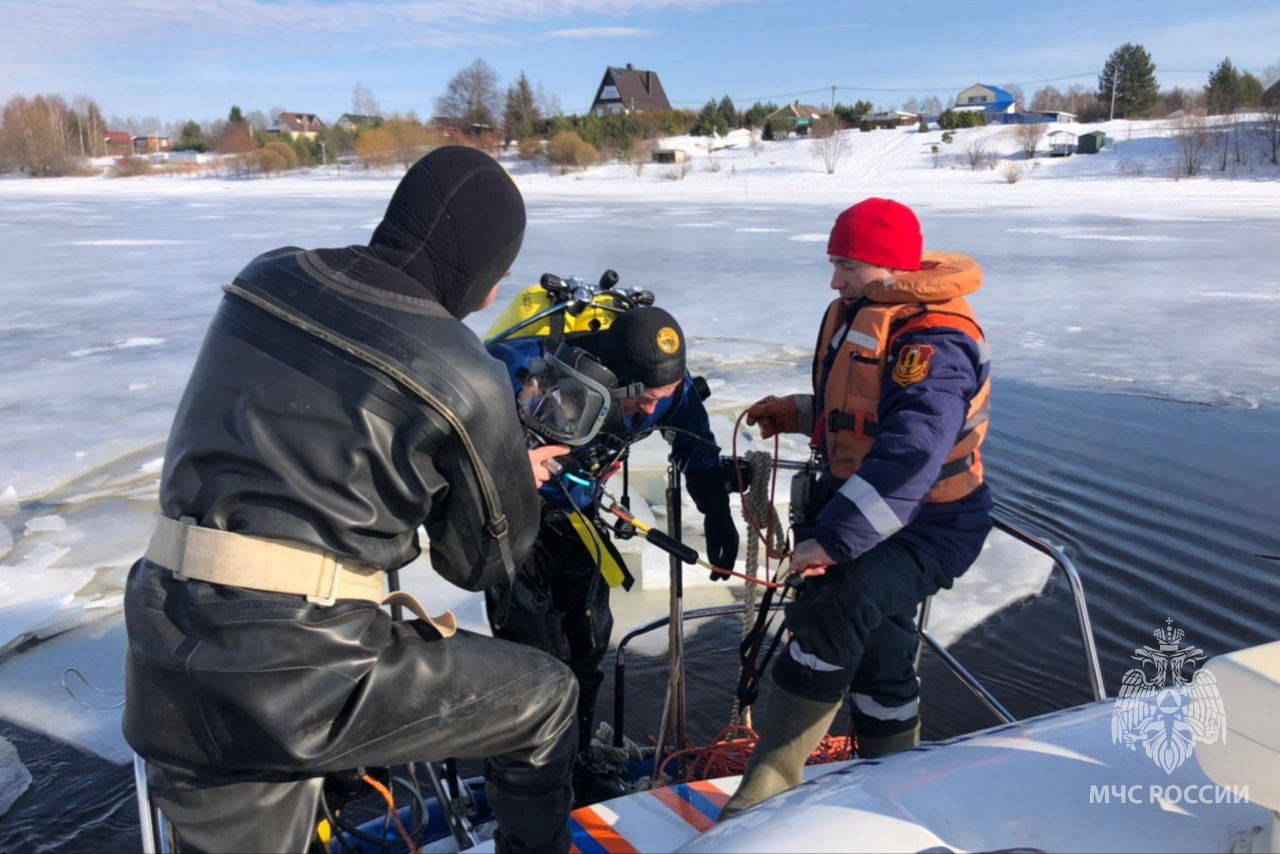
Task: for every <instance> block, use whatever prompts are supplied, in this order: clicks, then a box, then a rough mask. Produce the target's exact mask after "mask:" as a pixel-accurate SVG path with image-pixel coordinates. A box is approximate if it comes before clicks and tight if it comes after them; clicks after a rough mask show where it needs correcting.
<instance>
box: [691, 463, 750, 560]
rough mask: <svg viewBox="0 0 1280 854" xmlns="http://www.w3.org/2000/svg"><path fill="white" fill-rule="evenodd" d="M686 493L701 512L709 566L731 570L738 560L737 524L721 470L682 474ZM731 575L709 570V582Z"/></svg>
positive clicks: (711, 469)
mask: <svg viewBox="0 0 1280 854" xmlns="http://www.w3.org/2000/svg"><path fill="white" fill-rule="evenodd" d="M684 480H685V483H686V484H687V485H688V487H689V496H690V497H691V498H693V503H694V504H696V505H697V506H698V512H700V513H701V514H702V532H703V534H704V535H705V536H706V538H707V560H708V561H709V562H710V563H711V565H712V566H716V567H720V568H722V569H733V565H734V563H735V562H736V561H737V560H738V527H737V526H736V525H735V524H734V523H733V513H732V512H731V511H730V510H729V488H728V486H729V485H728V482H727V479H726V478H725V474H724V469H723V468H721V467H720V466H715V467H713V468H709V469H703V470H701V471H696V472H687V473H686V474H685V476H684ZM729 578H730V576H728V575H725V574H723V573H719V572H712V573H711V580H712V581H727V580H728V579H729Z"/></svg>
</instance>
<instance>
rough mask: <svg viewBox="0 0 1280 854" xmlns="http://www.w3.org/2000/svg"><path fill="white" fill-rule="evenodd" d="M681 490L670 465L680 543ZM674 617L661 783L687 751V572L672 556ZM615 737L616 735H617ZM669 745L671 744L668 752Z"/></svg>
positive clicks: (657, 756)
mask: <svg viewBox="0 0 1280 854" xmlns="http://www.w3.org/2000/svg"><path fill="white" fill-rule="evenodd" d="M680 509H681V490H680V469H679V468H678V467H677V466H676V464H675V461H674V460H669V461H668V463H667V534H668V535H670V536H671V537H672V538H673V539H675V540H679V539H680V534H681V527H682V522H681V519H680ZM670 571H671V617H670V621H669V622H668V632H667V647H668V648H667V660H668V675H667V700H666V703H665V704H664V705H663V707H662V723H661V725H660V726H659V727H658V732H659V736H658V747H657V750H656V752H655V753H654V756H653V775H652V778H651V779H652V780H653V781H654V782H655V783H656V782H659V781H660V778H661V774H662V764H663V758H664V757H665V756H667V755H669V754H671V753H675V752H678V751H680V750H683V749H684V745H685V693H684V571H683V564H682V563H681V562H680V558H678V557H676V556H675V555H671V557H670ZM615 737H616V736H615ZM668 745H671V747H670V749H669V750H668ZM676 773H677V774H683V773H684V761H683V760H681V761H680V762H679V763H678V764H677V767H676Z"/></svg>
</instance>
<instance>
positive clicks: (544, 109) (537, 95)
mask: <svg viewBox="0 0 1280 854" xmlns="http://www.w3.org/2000/svg"><path fill="white" fill-rule="evenodd" d="M533 103H534V106H535V107H536V108H537V112H538V115H540V116H542V118H544V119H554V118H556V117H557V116H563V115H564V109H563V108H562V107H561V106H560V99H559V98H557V97H556V96H555V95H552V94H549V93H548V92H547V91H546V90H545V89H543V88H542V81H541V80H539V81H538V85H537V86H536V87H535V90H534V96H533Z"/></svg>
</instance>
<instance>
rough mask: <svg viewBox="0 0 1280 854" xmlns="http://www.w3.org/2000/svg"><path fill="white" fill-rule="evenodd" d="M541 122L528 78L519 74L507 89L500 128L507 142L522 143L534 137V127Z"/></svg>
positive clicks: (522, 73)
mask: <svg viewBox="0 0 1280 854" xmlns="http://www.w3.org/2000/svg"><path fill="white" fill-rule="evenodd" d="M539 121H541V117H540V116H539V115H538V105H537V100H536V98H535V96H534V94H533V87H532V86H530V85H529V78H528V77H526V76H525V74H524V72H523V71H521V72H520V79H519V80H517V81H516V82H515V83H512V84H511V85H510V86H508V87H507V103H506V107H505V108H504V109H503V113H502V127H503V132H504V134H505V139H506V141H507V142H512V141H516V142H524V141H525V140H526V139H529V138H530V137H532V136H533V135H534V126H535V125H537V123H538V122H539Z"/></svg>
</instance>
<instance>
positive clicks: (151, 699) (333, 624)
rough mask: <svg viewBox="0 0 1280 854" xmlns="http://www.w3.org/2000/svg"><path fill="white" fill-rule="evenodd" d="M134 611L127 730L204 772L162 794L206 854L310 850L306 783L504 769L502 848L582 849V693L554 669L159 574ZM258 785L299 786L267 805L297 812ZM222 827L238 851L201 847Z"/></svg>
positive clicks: (183, 831)
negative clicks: (467, 763)
mask: <svg viewBox="0 0 1280 854" xmlns="http://www.w3.org/2000/svg"><path fill="white" fill-rule="evenodd" d="M143 563H144V564H145V561H144V562H143ZM125 607H126V619H127V621H128V626H129V643H130V655H129V659H128V663H127V667H126V690H127V694H128V697H127V699H128V702H127V706H126V713H125V727H124V728H125V735H126V738H128V739H129V743H130V745H131V746H132V747H133V748H134V749H135V750H136V751H137V752H138V753H139V754H140V755H142V756H144V757H146V758H147V759H148V760H149V761H154V762H158V763H163V764H165V765H167V766H169V767H180V768H185V769H190V774H189V775H188V776H189V777H190V778H191V785H189V786H186V787H177V786H174V787H171V788H170V789H168V790H166V792H165V793H164V795H163V797H164V798H165V799H166V800H165V803H166V805H167V807H168V814H169V818H170V819H171V820H172V821H173V822H174V823H175V824H176V825H178V835H179V837H180V838H187V839H189V840H191V841H190V843H189V845H190V846H191V847H192V848H193V849H194V850H202V849H203V850H224V851H225V850H262V851H285V850H299V849H300V848H301V847H302V845H303V844H305V838H302V841H301V842H299V837H297V836H296V835H294V833H293V831H292V830H290V829H288V828H291V827H292V821H290V822H287V823H281V822H280V821H279V820H278V819H277V809H279V812H280V814H289V815H291V814H292V813H293V812H294V810H295V807H296V811H297V812H299V813H306V812H308V811H309V809H313V808H314V805H315V801H314V799H312V800H310V801H308V804H309V807H308V806H307V804H304V803H303V802H302V801H301V800H298V801H295V800H292V799H291V798H294V797H300V795H298V794H297V793H296V792H294V793H292V794H290V791H291V790H292V789H294V788H296V784H297V783H298V782H300V781H305V780H307V779H309V778H314V777H319V776H320V775H322V774H324V773H326V772H328V771H346V770H350V769H352V768H357V767H361V766H366V767H368V766H373V767H378V766H387V765H398V764H402V763H405V762H411V761H439V760H443V759H445V758H447V757H456V758H458V759H486V760H488V761H487V762H486V776H487V779H488V786H489V794H490V802H491V803H492V805H493V808H494V811H495V813H496V814H497V818H498V826H499V829H500V835H499V838H498V847H499V850H502V851H520V850H528V851H565V850H567V849H568V845H569V837H568V831H567V822H568V816H569V810H570V806H571V804H572V797H573V792H572V774H573V763H574V757H575V755H576V753H577V747H578V736H577V729H578V728H577V721H576V711H577V702H578V684H577V680H576V679H575V678H574V676H573V674H572V673H571V672H570V671H569V669H568V668H567V667H565V666H564V665H563V664H562V663H560V662H558V661H556V660H555V659H553V658H551V657H550V656H548V655H546V654H544V653H542V652H538V651H537V650H533V649H530V648H528V647H524V646H520V645H518V644H513V643H508V642H506V641H502V640H497V639H495V638H488V637H480V636H477V635H473V634H470V633H468V632H459V633H458V634H457V635H456V636H454V637H452V638H450V639H448V640H442V639H440V637H439V636H438V635H437V634H436V633H435V632H434V631H432V630H431V629H430V628H428V627H426V626H425V625H423V624H421V623H418V622H417V621H410V622H401V623H393V622H392V621H391V619H390V617H389V616H388V615H387V614H386V612H385V611H382V610H381V609H378V608H375V607H374V606H373V605H372V604H371V603H365V602H353V603H346V602H339V603H338V604H337V605H334V606H333V607H330V608H321V607H318V606H314V605H309V604H307V603H305V602H304V601H303V600H302V599H301V597H284V596H278V595H275V594H257V593H252V592H250V591H238V590H235V589H232V588H223V589H216V588H215V587H214V586H213V585H207V584H204V583H203V582H197V581H191V582H189V583H186V584H182V583H178V582H176V581H173V580H172V577H171V576H169V575H168V574H167V573H166V574H165V575H164V576H163V577H162V576H160V575H159V574H157V573H151V572H149V571H146V567H145V566H144V567H143V568H142V570H141V571H138V570H136V569H135V572H134V574H132V575H131V576H130V589H129V593H128V594H126V597H125ZM298 665H305V666H298ZM263 772H268V773H269V774H270V776H268V774H267V773H263ZM255 775H261V776H255ZM246 780H248V781H254V782H259V781H262V782H261V783H260V785H261V786H263V787H264V789H265V788H269V787H272V786H282V787H284V788H281V789H280V790H279V794H275V793H274V790H272V792H271V793H270V794H263V795H261V796H260V797H259V798H258V801H259V802H260V803H263V804H268V805H270V804H271V803H272V798H279V799H281V803H286V804H288V805H290V806H289V807H288V808H287V809H286V808H283V807H281V808H277V807H273V806H269V808H256V807H254V806H248V805H246V802H247V801H248V800H249V799H248V798H245V797H243V796H241V795H240V790H238V789H235V788H233V787H231V786H229V785H228V784H240V783H244V782H245V781H246ZM274 781H279V782H274ZM312 785H314V784H312ZM224 799H225V800H227V802H228V804H229V805H230V806H229V807H228V808H225V809H224V808H223V807H222V806H221V802H222V800H224ZM228 815H230V816H233V817H234V821H230V820H228V818H227V816H228ZM312 815H313V814H312ZM208 816H218V817H219V820H220V821H222V822H223V823H224V824H231V823H234V824H235V825H236V826H237V829H236V830H234V831H231V830H228V831H227V833H228V834H230V833H232V832H234V833H235V834H236V836H235V838H234V840H233V841H231V842H225V841H224V839H223V837H219V836H210V837H208V839H209V840H210V841H209V842H208V844H207V845H206V844H205V843H204V842H201V841H199V840H200V839H201V837H200V836H199V835H198V834H199V833H200V832H201V831H200V830H199V828H200V827H201V825H202V822H204V821H207V820H208V818H207V817H208ZM310 817H311V816H308V819H310ZM301 823H302V822H301V820H300V819H299V821H298V824H299V826H301ZM286 824H287V825H288V827H287V828H286V827H285V825H286ZM189 827H190V828H192V829H191V830H189V829H188V828H189ZM277 834H279V838H277ZM227 838H230V837H227ZM241 840H246V841H243V842H242V841H241Z"/></svg>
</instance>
